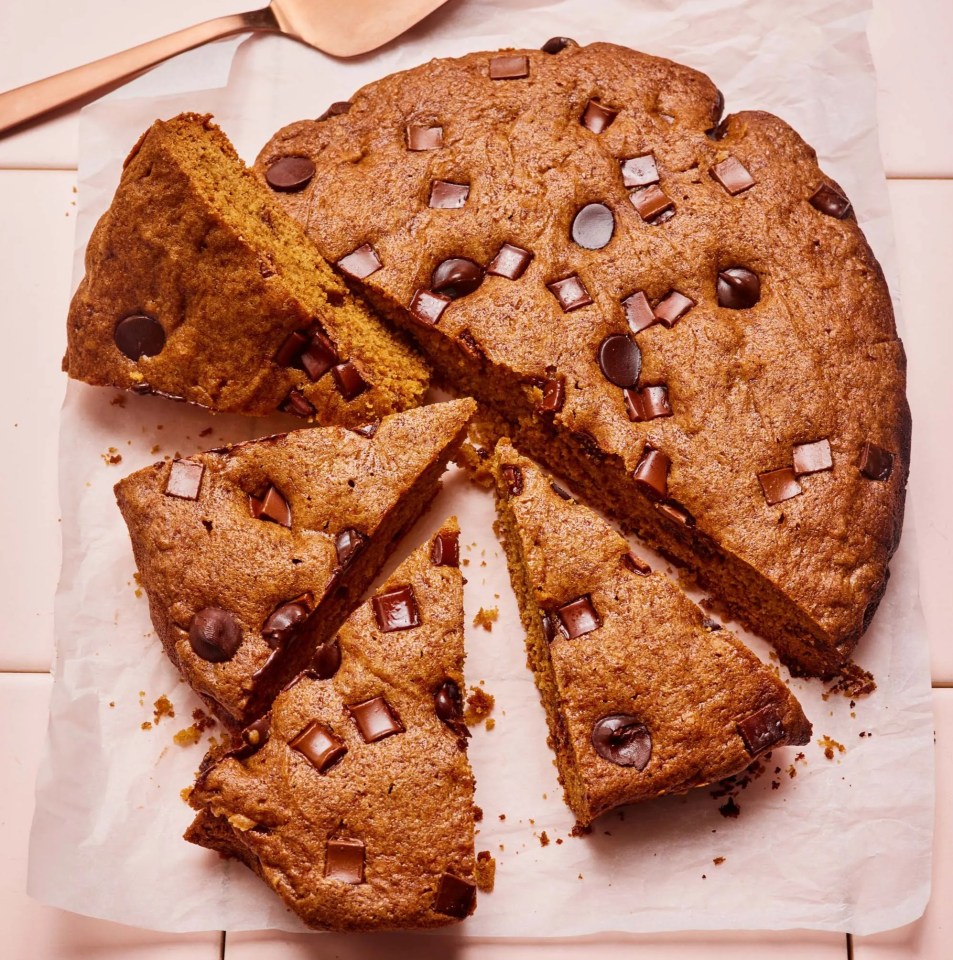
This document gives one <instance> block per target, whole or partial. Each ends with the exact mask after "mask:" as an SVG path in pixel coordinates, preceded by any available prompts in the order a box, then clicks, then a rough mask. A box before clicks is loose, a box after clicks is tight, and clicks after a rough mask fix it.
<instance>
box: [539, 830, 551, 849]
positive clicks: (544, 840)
mask: <svg viewBox="0 0 953 960" xmlns="http://www.w3.org/2000/svg"><path fill="white" fill-rule="evenodd" d="M539 845H540V846H541V847H548V846H549V834H548V833H547V832H546V831H545V830H544V831H543V832H542V833H541V834H540V835H539Z"/></svg>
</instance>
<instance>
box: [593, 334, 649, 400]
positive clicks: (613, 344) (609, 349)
mask: <svg viewBox="0 0 953 960" xmlns="http://www.w3.org/2000/svg"><path fill="white" fill-rule="evenodd" d="M598 358H599V369H600V370H601V371H602V375H603V376H604V377H605V378H606V380H608V381H609V383H614V384H615V385H616V386H617V387H634V386H635V385H636V384H637V383H638V382H639V374H640V373H641V372H642V351H641V350H640V349H639V345H638V344H637V343H636V342H635V341H634V340H633V339H632V338H631V337H630V336H629V335H628V334H625V333H613V334H611V335H610V336H608V337H606V338H605V340H603V341H602V343H601V344H599V354H598Z"/></svg>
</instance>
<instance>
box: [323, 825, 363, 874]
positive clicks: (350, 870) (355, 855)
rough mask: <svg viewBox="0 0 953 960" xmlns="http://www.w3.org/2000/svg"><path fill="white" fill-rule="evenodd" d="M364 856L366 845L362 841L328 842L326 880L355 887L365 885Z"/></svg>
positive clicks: (339, 839) (325, 861)
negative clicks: (350, 884)
mask: <svg viewBox="0 0 953 960" xmlns="http://www.w3.org/2000/svg"><path fill="white" fill-rule="evenodd" d="M364 856H365V850H364V843H363V841H361V840H351V839H348V838H346V837H340V838H338V839H337V840H328V846H327V849H326V851H325V854H324V877H325V879H326V880H339V881H341V883H352V884H355V885H357V884H361V883H363V882H364Z"/></svg>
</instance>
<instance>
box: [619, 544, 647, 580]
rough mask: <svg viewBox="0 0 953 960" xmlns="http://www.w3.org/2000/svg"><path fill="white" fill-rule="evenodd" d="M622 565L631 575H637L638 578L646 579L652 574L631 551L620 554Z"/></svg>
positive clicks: (642, 561)
mask: <svg viewBox="0 0 953 960" xmlns="http://www.w3.org/2000/svg"><path fill="white" fill-rule="evenodd" d="M622 565H623V566H624V567H627V568H628V569H629V570H631V571H632V572H633V573H637V574H638V575H639V576H640V577H647V576H648V575H649V574H650V573H651V572H652V568H651V567H650V566H649V565H648V564H647V563H646V562H645V561H644V560H643V559H642V558H641V557H637V556H636V555H635V554H634V553H633V552H632V551H631V550H630V551H629V552H628V553H623V554H622Z"/></svg>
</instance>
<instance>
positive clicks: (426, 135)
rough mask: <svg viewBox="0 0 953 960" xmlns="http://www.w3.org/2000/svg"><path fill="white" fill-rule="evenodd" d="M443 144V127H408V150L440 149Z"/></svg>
mask: <svg viewBox="0 0 953 960" xmlns="http://www.w3.org/2000/svg"><path fill="white" fill-rule="evenodd" d="M442 146H443V127H423V126H414V125H411V126H408V127H407V149H408V150H416V151H421V150H439V149H440V148H441V147H442Z"/></svg>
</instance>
